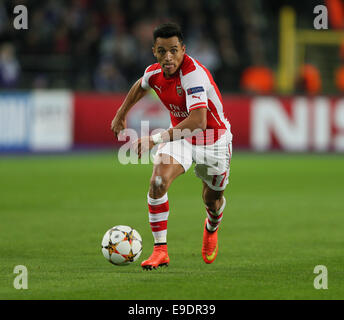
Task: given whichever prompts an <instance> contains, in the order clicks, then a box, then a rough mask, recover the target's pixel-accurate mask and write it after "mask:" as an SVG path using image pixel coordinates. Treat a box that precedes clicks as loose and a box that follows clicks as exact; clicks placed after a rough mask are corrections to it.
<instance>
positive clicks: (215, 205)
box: [203, 193, 222, 212]
mask: <svg viewBox="0 0 344 320" xmlns="http://www.w3.org/2000/svg"><path fill="white" fill-rule="evenodd" d="M221 201H222V195H221V196H218V197H214V196H212V197H209V196H207V194H206V193H204V194H203V202H204V204H205V205H206V206H207V207H208V208H209V210H210V211H213V212H216V211H217V210H219V209H220V207H221Z"/></svg>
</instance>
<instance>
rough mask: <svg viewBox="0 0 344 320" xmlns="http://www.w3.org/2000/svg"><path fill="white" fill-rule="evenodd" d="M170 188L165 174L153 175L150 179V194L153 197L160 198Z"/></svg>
mask: <svg viewBox="0 0 344 320" xmlns="http://www.w3.org/2000/svg"><path fill="white" fill-rule="evenodd" d="M167 188H168V183H167V179H166V178H165V177H163V176H153V177H152V178H151V180H150V186H149V194H150V195H151V196H153V197H157V198H160V197H162V196H163V195H164V194H165V193H166V192H167Z"/></svg>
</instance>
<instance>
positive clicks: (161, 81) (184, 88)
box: [111, 23, 232, 269]
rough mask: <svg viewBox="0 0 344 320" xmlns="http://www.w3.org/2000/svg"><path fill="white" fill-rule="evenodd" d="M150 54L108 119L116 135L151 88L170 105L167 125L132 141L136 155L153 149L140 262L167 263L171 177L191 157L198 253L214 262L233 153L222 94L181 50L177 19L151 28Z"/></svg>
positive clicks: (148, 266) (148, 264)
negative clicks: (146, 249)
mask: <svg viewBox="0 0 344 320" xmlns="http://www.w3.org/2000/svg"><path fill="white" fill-rule="evenodd" d="M153 41H154V43H153V54H154V56H155V58H156V59H157V63H155V64H153V65H151V66H149V67H147V68H146V70H145V72H144V75H143V76H142V78H140V79H139V80H138V81H137V82H136V83H135V84H134V85H133V86H132V87H131V89H130V90H129V93H128V94H127V96H126V98H125V100H124V102H123V104H122V105H121V107H120V108H119V110H118V112H117V114H116V116H115V117H114V119H113V120H112V123H111V129H112V131H113V132H114V134H115V135H116V136H118V134H119V133H120V131H122V130H123V129H125V128H126V116H127V114H128V112H129V110H130V109H131V108H132V107H133V106H134V105H135V104H136V102H138V101H139V100H140V99H141V98H142V97H143V96H144V95H145V94H146V93H147V92H148V91H149V90H150V89H153V90H154V91H155V92H156V94H157V95H158V96H159V98H160V100H161V101H162V103H163V104H164V105H165V107H166V108H167V109H168V110H169V111H170V118H171V126H170V128H169V129H168V130H165V131H163V132H162V133H159V134H156V135H153V136H145V137H141V138H140V139H138V140H137V141H136V142H135V143H134V148H135V151H136V152H137V154H138V156H139V157H141V155H142V154H143V153H144V152H146V151H148V150H151V149H152V148H153V147H154V146H155V145H157V144H158V145H159V146H158V151H157V154H156V156H155V159H154V166H153V173H152V177H151V179H150V186H149V191H148V195H147V201H148V209H149V223H150V226H151V230H152V234H153V237H154V248H153V253H152V254H151V256H150V257H149V258H148V259H147V260H145V261H143V262H142V264H141V265H142V267H143V268H144V269H153V268H154V269H156V268H158V267H160V266H164V265H166V266H167V265H168V264H169V261H170V259H169V256H168V251H167V220H168V215H169V201H168V196H167V192H168V189H169V187H170V185H171V183H172V182H173V181H174V180H175V179H176V178H177V177H178V176H180V175H182V174H183V173H185V172H186V171H187V170H188V169H189V168H190V167H191V165H192V163H195V169H194V170H195V174H196V176H197V177H198V178H200V179H201V181H202V184H203V191H202V199H203V202H204V205H205V213H206V219H205V222H204V231H203V243H202V257H203V260H204V262H205V263H212V262H214V260H215V258H216V256H217V253H218V237H217V232H218V227H219V224H220V222H221V220H222V215H223V211H224V208H225V206H226V199H225V197H224V190H225V188H226V186H227V184H228V176H229V164H230V159H231V156H232V134H231V131H230V124H229V122H228V120H227V119H226V117H225V115H224V113H223V103H222V97H221V94H220V92H219V89H218V87H217V85H216V83H215V82H214V80H213V77H212V76H211V74H210V72H209V71H208V70H207V69H206V67H204V66H203V65H202V64H201V63H200V62H198V61H197V60H195V59H193V58H192V57H190V56H188V55H187V54H186V53H185V45H184V43H183V35H182V32H181V29H180V27H179V26H178V25H176V24H174V23H166V24H162V25H160V26H158V27H157V28H156V29H155V30H154V33H153Z"/></svg>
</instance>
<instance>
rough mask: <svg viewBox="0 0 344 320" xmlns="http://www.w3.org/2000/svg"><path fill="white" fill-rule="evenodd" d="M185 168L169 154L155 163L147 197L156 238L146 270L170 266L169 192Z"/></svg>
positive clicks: (144, 263)
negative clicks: (168, 250)
mask: <svg viewBox="0 0 344 320" xmlns="http://www.w3.org/2000/svg"><path fill="white" fill-rule="evenodd" d="M184 170H185V169H184V167H183V166H182V165H181V164H180V163H178V162H177V161H176V160H175V159H174V158H173V157H172V156H170V155H169V154H165V153H161V154H158V155H157V157H156V158H155V161H154V167H153V174H152V177H151V179H150V185H149V192H148V195H147V200H148V209H149V223H150V226H151V229H152V234H153V237H154V249H153V253H152V254H151V256H150V257H149V258H148V259H147V260H145V261H143V262H142V264H141V266H142V268H144V269H147V270H151V269H153V268H154V269H156V268H158V267H160V266H167V265H168V264H169V261H170V259H169V256H168V252H167V220H168V215H169V202H168V197H167V191H168V188H169V186H170V185H171V183H172V182H173V181H174V180H175V179H176V178H177V177H178V176H180V175H181V174H182V173H184Z"/></svg>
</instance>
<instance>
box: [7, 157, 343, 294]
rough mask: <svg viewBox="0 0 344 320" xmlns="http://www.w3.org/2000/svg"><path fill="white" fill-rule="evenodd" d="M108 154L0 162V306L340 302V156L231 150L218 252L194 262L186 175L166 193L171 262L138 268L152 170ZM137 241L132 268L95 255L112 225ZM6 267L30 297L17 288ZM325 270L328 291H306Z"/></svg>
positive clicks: (195, 232) (147, 244)
mask: <svg viewBox="0 0 344 320" xmlns="http://www.w3.org/2000/svg"><path fill="white" fill-rule="evenodd" d="M116 159H117V158H116V156H115V153H114V152H103V153H87V154H68V155H57V156H56V155H55V156H53V155H44V156H42V155H41V156H20V157H14V156H2V157H1V158H0V252H1V256H0V299H114V300H122V299H130V300H131V299H148V300H150V299H162V300H165V299H166V300H172V299H191V300H193V299H202V300H203V299H204V300H212V299H218V300H230V299H343V298H344V254H343V253H344V251H343V248H344V200H343V197H344V157H343V156H338V155H307V154H296V155H292V154H253V153H240V152H238V153H234V156H233V159H232V164H231V177H230V184H229V186H228V188H227V190H226V193H225V194H226V195H227V199H228V205H227V207H226V209H225V213H224V218H223V220H222V223H221V226H220V230H219V254H218V257H217V259H216V261H215V262H214V263H213V264H211V265H206V264H205V263H204V262H203V260H202V257H201V242H202V232H203V223H204V218H205V209H204V207H203V204H202V200H201V182H200V180H199V179H198V178H196V177H195V175H194V173H193V170H192V169H191V170H190V171H189V172H187V173H186V174H185V175H183V176H181V177H179V178H178V179H177V180H176V181H175V182H174V184H172V186H171V188H170V190H169V201H170V216H169V222H168V244H169V255H170V259H171V262H170V266H169V267H168V268H164V269H161V270H156V271H154V270H153V271H143V270H142V269H141V267H140V263H141V261H143V260H144V259H145V258H147V257H148V256H149V255H150V254H151V251H152V245H153V238H152V235H151V230H150V227H149V224H148V211H147V203H146V194H147V190H148V183H149V178H150V175H151V170H152V166H151V165H121V164H120V163H118V160H116ZM117 224H124V225H129V226H132V227H134V228H135V229H137V230H138V231H139V232H140V234H141V235H142V238H143V253H142V255H141V257H140V258H139V260H138V261H137V262H136V263H134V264H132V265H130V266H122V267H119V266H113V265H112V264H110V263H109V262H107V261H106V260H105V259H104V257H103V255H102V253H101V248H100V243H101V239H102V237H103V234H104V233H105V231H106V230H107V229H109V228H110V227H112V226H114V225H117ZM16 265H25V266H26V267H27V269H28V289H27V290H16V289H15V288H14V287H13V281H14V279H15V277H16V276H17V275H16V274H14V273H13V270H14V267H15V266H16ZM317 265H325V266H326V267H327V270H328V289H326V290H324V289H319V290H317V289H315V288H314V285H313V281H314V278H315V277H316V276H317V274H314V268H315V266H317Z"/></svg>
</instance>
